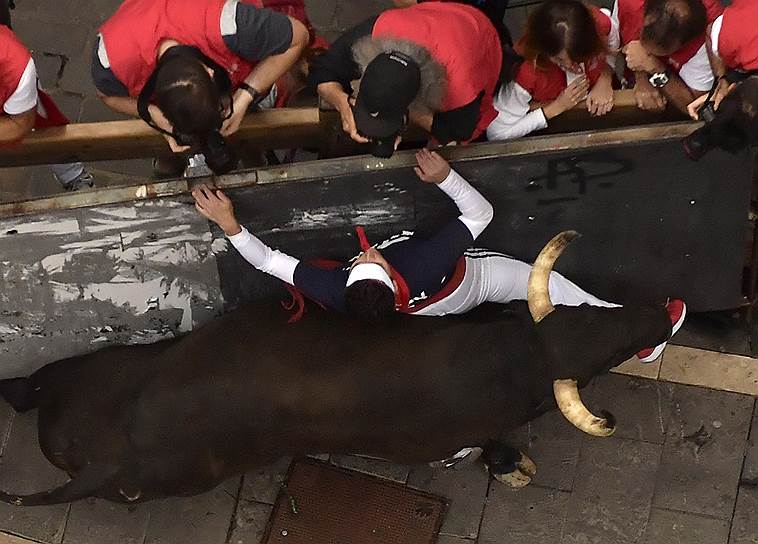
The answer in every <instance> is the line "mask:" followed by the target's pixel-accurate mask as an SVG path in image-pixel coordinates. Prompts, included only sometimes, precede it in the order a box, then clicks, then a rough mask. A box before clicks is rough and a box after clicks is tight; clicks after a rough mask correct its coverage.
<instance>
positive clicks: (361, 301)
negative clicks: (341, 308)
mask: <svg viewBox="0 0 758 544" xmlns="http://www.w3.org/2000/svg"><path fill="white" fill-rule="evenodd" d="M345 309H346V310H347V313H348V314H349V315H351V316H353V317H356V318H358V319H360V320H361V321H365V322H367V323H379V322H381V321H384V320H386V319H388V318H390V317H391V316H393V315H394V313H395V293H394V292H393V291H392V289H390V288H389V287H387V285H385V284H384V283H382V282H380V281H378V280H360V281H356V282H355V283H353V284H352V285H350V286H349V287H346V288H345Z"/></svg>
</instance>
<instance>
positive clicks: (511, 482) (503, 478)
mask: <svg viewBox="0 0 758 544" xmlns="http://www.w3.org/2000/svg"><path fill="white" fill-rule="evenodd" d="M519 453H520V454H521V458H520V459H519V460H518V461H516V462H515V463H512V464H510V465H505V464H502V463H494V464H493V465H492V466H487V469H488V470H489V473H490V474H491V475H492V477H493V478H495V479H496V480H497V481H498V482H500V483H501V484H504V485H506V486H508V487H510V488H511V489H520V488H522V487H525V486H527V485H529V483H530V482H531V481H532V478H534V476H535V475H536V474H537V465H536V464H535V463H534V461H532V460H531V459H530V458H529V457H528V456H527V455H526V454H525V453H523V452H519Z"/></svg>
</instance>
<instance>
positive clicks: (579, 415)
mask: <svg viewBox="0 0 758 544" xmlns="http://www.w3.org/2000/svg"><path fill="white" fill-rule="evenodd" d="M553 393H554V394H555V401H556V402H557V403H558V408H559V409H560V410H561V413H562V414H563V415H564V417H565V418H566V419H568V420H569V422H570V423H571V424H572V425H574V427H576V428H577V429H579V430H580V431H584V432H585V433H587V434H591V435H592V436H611V435H612V434H613V432H614V431H615V430H616V421H615V418H614V417H613V415H611V414H610V413H608V412H602V414H603V416H605V417H597V416H596V415H593V414H592V412H590V411H589V410H588V409H587V407H586V406H585V405H584V403H583V402H582V398H581V397H580V396H579V388H578V387H577V386H576V380H555V381H554V382H553Z"/></svg>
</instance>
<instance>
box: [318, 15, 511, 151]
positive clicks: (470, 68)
mask: <svg viewBox="0 0 758 544" xmlns="http://www.w3.org/2000/svg"><path fill="white" fill-rule="evenodd" d="M369 35H370V36H371V37H372V38H376V39H381V38H393V39H398V40H406V41H409V42H411V43H414V44H417V45H420V46H422V47H423V48H424V49H426V50H427V51H429V53H430V55H431V56H432V58H433V59H434V60H435V61H437V62H438V63H439V64H440V65H441V66H442V67H443V68H444V69H445V75H446V79H447V93H446V95H445V97H444V98H443V101H442V106H441V108H440V110H439V111H438V112H437V113H435V122H436V121H437V120H442V119H445V116H446V115H448V118H449V119H452V118H453V114H454V112H455V111H456V110H462V109H463V108H465V107H466V106H468V105H469V104H471V103H473V102H474V101H476V100H477V97H478V96H479V95H480V94H482V93H483V97H482V100H481V103H480V107H479V110H478V112H476V111H474V114H476V116H477V117H476V119H473V120H475V121H476V127H475V129H474V131H473V133H472V134H470V135H469V136H468V137H467V138H465V140H466V141H468V140H474V139H476V138H477V137H479V136H480V135H481V134H482V133H483V132H484V131H485V129H486V128H487V125H489V123H490V122H491V121H492V120H493V119H494V118H495V117H496V116H497V111H495V108H494V107H493V105H492V96H493V93H494V91H495V88H496V86H497V84H498V80H499V77H500V69H501V66H502V62H503V52H502V47H501V45H500V38H499V36H498V33H497V31H496V30H495V27H494V26H493V25H492V23H491V22H490V20H489V19H488V18H487V16H486V15H484V14H483V13H482V12H481V11H480V10H478V9H476V8H474V7H471V6H468V5H465V4H459V3H456V2H424V3H421V4H417V5H415V6H411V7H408V8H402V9H390V10H387V11H385V12H383V13H381V14H380V15H379V16H378V17H372V18H370V19H367V20H366V21H364V22H363V23H361V24H359V25H358V26H356V27H355V28H353V29H351V30H349V31H348V32H346V33H345V34H343V35H342V36H341V37H340V38H339V39H338V40H337V41H335V43H334V44H333V45H332V47H331V48H330V50H329V52H328V53H326V54H325V55H323V56H321V57H320V58H319V59H318V60H317V61H316V62H314V64H313V66H312V67H311V72H310V75H309V79H308V81H309V84H310V85H311V86H312V87H314V88H315V87H317V86H318V85H319V84H321V83H325V82H330V81H336V82H339V83H340V84H341V85H342V88H343V89H344V90H345V92H346V93H348V94H351V93H352V87H351V82H352V81H354V80H357V79H360V77H361V75H362V74H361V72H360V67H359V66H358V65H357V63H356V62H355V60H354V58H353V49H352V48H353V45H354V44H355V42H357V41H358V40H360V39H361V38H364V37H365V36H369Z"/></svg>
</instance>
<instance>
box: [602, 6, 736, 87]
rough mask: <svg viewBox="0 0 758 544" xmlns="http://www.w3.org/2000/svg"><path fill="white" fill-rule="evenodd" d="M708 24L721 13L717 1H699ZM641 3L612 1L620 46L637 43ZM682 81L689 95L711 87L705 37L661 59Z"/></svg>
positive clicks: (641, 22)
mask: <svg viewBox="0 0 758 544" xmlns="http://www.w3.org/2000/svg"><path fill="white" fill-rule="evenodd" d="M701 1H702V2H703V5H704V6H705V9H706V12H707V14H708V22H709V23H710V22H712V21H713V20H714V19H716V18H717V17H718V16H719V15H721V13H722V12H723V10H724V8H723V6H722V5H721V3H720V2H719V0H701ZM644 9H645V0H616V3H615V5H614V8H613V14H614V16H615V17H616V18H617V19H618V22H619V30H620V32H621V44H622V45H626V44H628V43H629V42H631V41H635V40H639V39H640V35H641V34H642V26H643V22H644ZM661 60H662V61H663V62H665V63H666V64H667V65H668V66H669V67H670V68H671V69H672V70H673V71H674V72H675V73H676V74H678V75H679V77H680V78H682V81H684V83H685V84H686V85H687V86H688V87H689V88H690V89H692V90H693V91H701V92H705V91H708V90H710V89H711V87H712V86H713V80H714V77H713V71H712V70H711V63H710V61H709V60H708V51H707V49H706V45H705V35H703V36H699V37H697V38H695V39H693V40H691V41H690V42H688V43H686V44H684V45H683V46H682V47H681V48H679V49H678V50H677V51H675V52H673V53H672V54H671V55H669V56H668V57H662V58H661Z"/></svg>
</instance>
